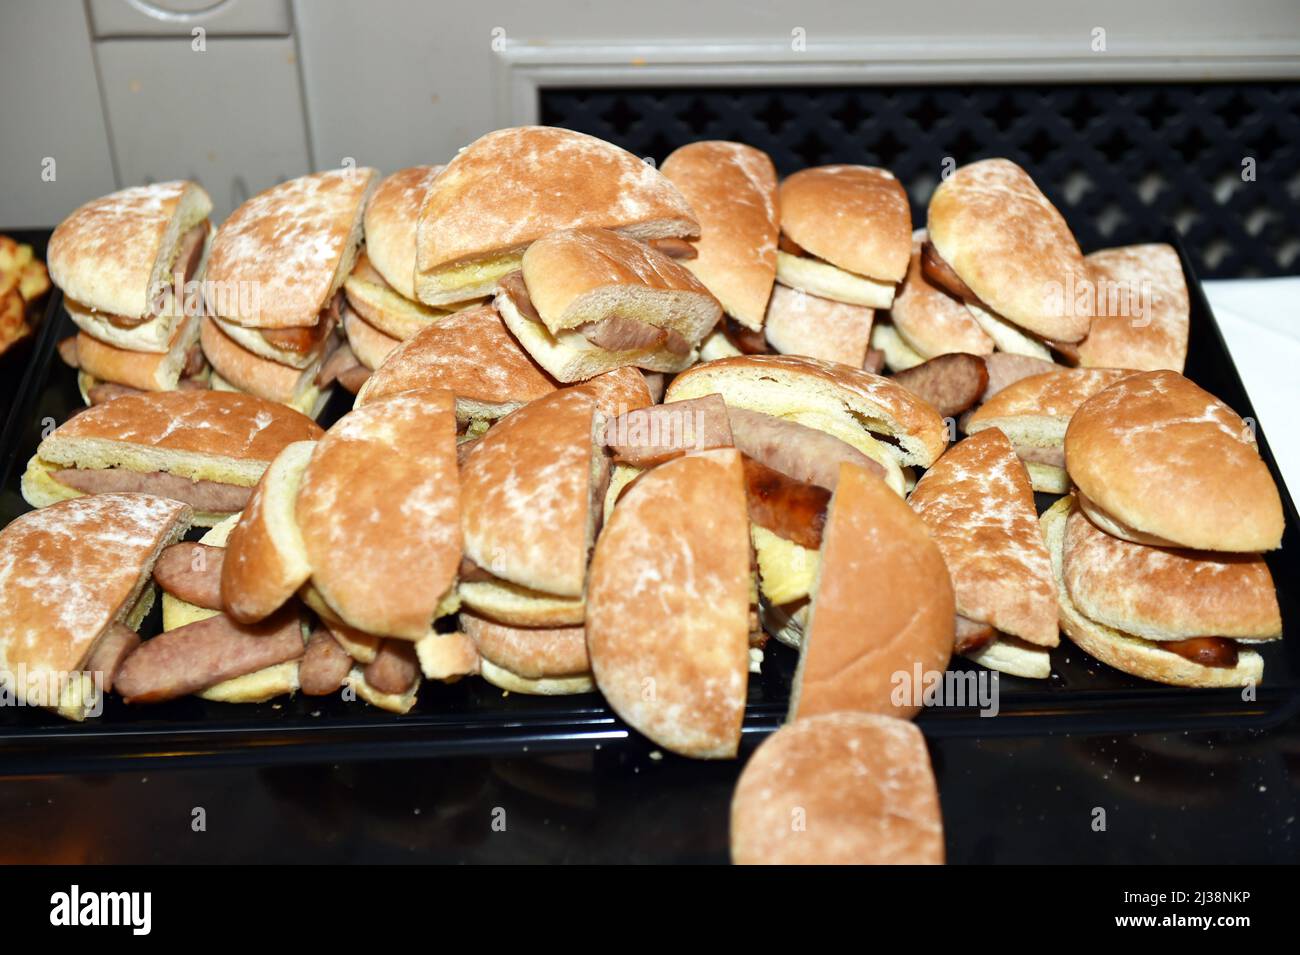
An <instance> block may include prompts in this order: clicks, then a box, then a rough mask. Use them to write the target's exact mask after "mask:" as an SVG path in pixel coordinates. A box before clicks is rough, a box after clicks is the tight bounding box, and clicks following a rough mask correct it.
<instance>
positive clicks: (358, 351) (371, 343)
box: [343, 307, 401, 380]
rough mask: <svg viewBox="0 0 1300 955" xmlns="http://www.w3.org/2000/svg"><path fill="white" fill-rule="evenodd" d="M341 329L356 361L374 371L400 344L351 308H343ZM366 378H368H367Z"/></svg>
mask: <svg viewBox="0 0 1300 955" xmlns="http://www.w3.org/2000/svg"><path fill="white" fill-rule="evenodd" d="M343 331H344V333H345V334H346V335H347V339H348V345H350V346H351V348H352V354H354V355H356V356H357V361H359V362H361V364H363V365H365V366H366V367H367V368H369V369H370V370H371V371H374V370H375V369H376V368H378V367H379V366H380V365H382V364H383V363H384V359H385V358H387V357H388V356H389V354H391V353H392V351H393V350H394V349H395V348H397V346H398V345H400V344H401V341H400V340H399V339H396V338H393V337H392V336H390V335H385V334H384V333H383V332H381V331H380V330H379V329H377V328H375V326H373V325H371V324H370V323H369V322H367V321H366V320H365V319H363V318H362V317H361V316H360V315H358V314H357V313H356V312H354V311H352V309H350V308H347V307H344V309H343ZM367 380H368V379H367Z"/></svg>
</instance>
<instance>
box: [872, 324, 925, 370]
mask: <svg viewBox="0 0 1300 955" xmlns="http://www.w3.org/2000/svg"><path fill="white" fill-rule="evenodd" d="M871 347H872V348H874V349H875V350H876V351H878V352H880V353H881V354H883V355H884V356H885V368H887V369H888V370H889V371H907V370H908V369H909V368H915V367H916V366H917V365H920V364H922V363H923V362H924V361H925V360H926V359H925V356H924V355H922V354H921V353H920V352H918V351H917V350H916V349H915V348H913V347H912V346H911V345H909V344H908V343H907V340H906V339H905V338H903V336H902V335H900V334H899V333H898V329H897V328H895V327H894V324H893V323H892V322H876V323H875V324H874V325H873V326H872V328H871Z"/></svg>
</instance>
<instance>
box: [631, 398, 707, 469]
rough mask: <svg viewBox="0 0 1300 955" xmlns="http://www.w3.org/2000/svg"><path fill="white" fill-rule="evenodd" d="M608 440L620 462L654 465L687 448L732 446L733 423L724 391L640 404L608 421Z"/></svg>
mask: <svg viewBox="0 0 1300 955" xmlns="http://www.w3.org/2000/svg"><path fill="white" fill-rule="evenodd" d="M605 444H606V445H607V446H608V447H609V448H611V449H612V450H613V452H614V460H615V461H617V462H618V463H620V464H632V465H635V466H636V467H639V468H648V467H654V466H655V465H656V464H662V463H663V462H664V461H668V460H671V459H672V458H677V457H681V456H682V455H683V454H685V453H686V452H687V451H703V450H706V449H708V448H729V447H731V446H732V442H731V424H730V422H729V421H728V420H727V403H726V402H725V401H723V400H722V396H721V395H705V396H704V397H702V398H692V399H690V400H689V401H674V402H672V403H671V404H666V405H651V406H650V407H648V408H637V409H635V410H633V411H629V412H627V413H626V414H621V415H619V416H618V417H617V418H614V419H613V420H611V421H609V422H608V423H607V424H606V425H605Z"/></svg>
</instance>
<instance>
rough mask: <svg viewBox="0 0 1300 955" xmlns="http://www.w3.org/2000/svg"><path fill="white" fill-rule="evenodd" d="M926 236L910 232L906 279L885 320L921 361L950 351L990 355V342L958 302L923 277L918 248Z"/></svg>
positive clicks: (923, 271)
mask: <svg viewBox="0 0 1300 955" xmlns="http://www.w3.org/2000/svg"><path fill="white" fill-rule="evenodd" d="M928 239H929V235H928V233H927V232H926V231H925V230H924V229H917V230H916V231H915V232H913V233H912V258H911V261H910V262H909V263H908V266H907V278H906V279H904V280H903V284H902V285H901V286H900V287H899V290H898V296H897V297H896V298H895V299H894V304H893V305H892V306H890V309H889V318H890V320H891V321H892V322H893V325H894V328H895V329H896V330H897V331H898V334H899V335H900V336H901V337H902V339H903V341H904V342H906V343H907V346H908V347H909V348H911V349H912V350H913V351H915V352H916V353H917V354H918V355H920V356H921V357H922V358H934V357H936V356H938V355H947V354H951V353H952V352H965V353H966V354H969V355H991V354H992V353H993V347H994V342H993V339H991V338H990V337H989V336H988V334H987V333H986V332H985V331H984V330H983V329H982V328H981V327H980V325H979V323H978V322H977V321H976V320H975V317H974V315H973V313H972V312H971V311H969V310H968V309H967V308H966V306H965V305H964V304H963V302H962V300H961V299H958V298H955V297H954V296H952V295H950V294H948V293H947V292H946V291H944V290H943V289H941V288H939V287H938V286H936V285H935V284H934V283H932V282H931V281H930V280H929V279H928V278H926V275H925V270H924V269H923V268H922V265H921V248H922V245H923V244H924V243H925V242H926V241H928Z"/></svg>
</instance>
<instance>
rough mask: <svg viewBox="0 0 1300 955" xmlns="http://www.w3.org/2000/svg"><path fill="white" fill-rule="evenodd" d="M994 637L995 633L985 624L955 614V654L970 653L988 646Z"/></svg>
mask: <svg viewBox="0 0 1300 955" xmlns="http://www.w3.org/2000/svg"><path fill="white" fill-rule="evenodd" d="M995 636H997V632H996V631H995V630H994V629H993V628H992V627H991V626H989V625H988V624H987V623H980V622H978V621H976V620H972V619H970V618H969V617H963V616H962V615H961V614H957V642H956V644H955V645H954V646H953V650H954V651H955V652H957V653H970V652H971V651H972V650H978V649H980V648H981V647H985V646H988V645H989V644H990V643H992V642H993V638H994V637H995Z"/></svg>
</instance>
